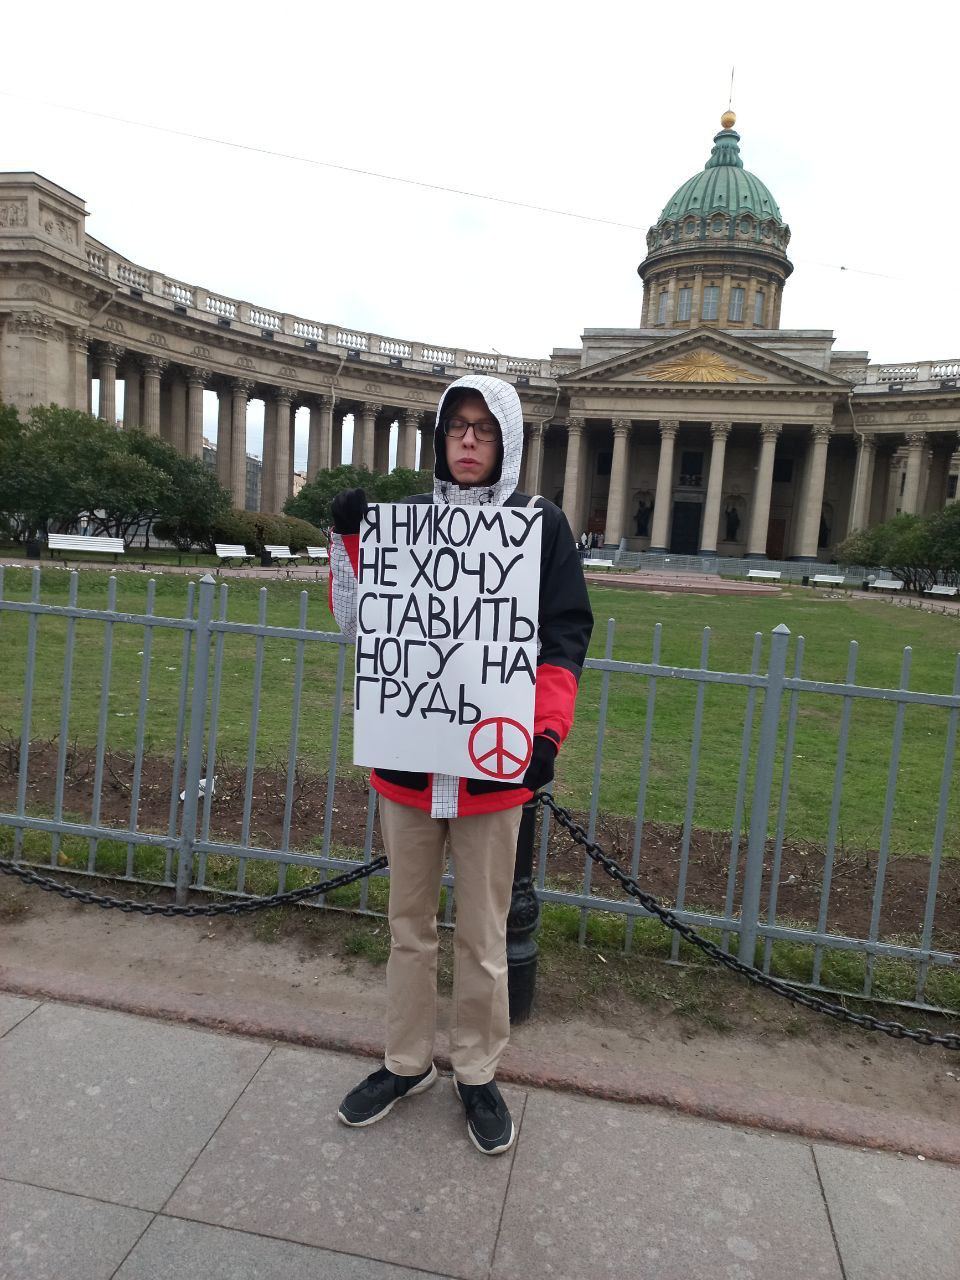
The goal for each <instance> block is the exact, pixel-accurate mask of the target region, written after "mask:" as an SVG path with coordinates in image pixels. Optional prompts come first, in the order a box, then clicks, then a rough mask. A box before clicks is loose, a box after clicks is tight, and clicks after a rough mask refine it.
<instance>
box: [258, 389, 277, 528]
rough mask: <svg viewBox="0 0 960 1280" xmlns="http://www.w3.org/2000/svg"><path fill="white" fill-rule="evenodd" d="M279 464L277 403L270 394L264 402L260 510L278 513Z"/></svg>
mask: <svg viewBox="0 0 960 1280" xmlns="http://www.w3.org/2000/svg"><path fill="white" fill-rule="evenodd" d="M276 462H277V402H276V400H274V398H273V396H272V395H270V393H269V392H268V393H267V395H266V396H264V400H263V466H262V468H261V471H260V477H261V478H260V510H261V511H276V509H277V494H276V486H275V484H274V480H275V472H276Z"/></svg>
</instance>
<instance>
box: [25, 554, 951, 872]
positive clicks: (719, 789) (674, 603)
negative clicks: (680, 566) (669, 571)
mask: <svg viewBox="0 0 960 1280" xmlns="http://www.w3.org/2000/svg"><path fill="white" fill-rule="evenodd" d="M107 578H108V575H107V573H106V572H103V573H99V572H93V571H91V572H84V573H83V574H82V575H81V577H80V596H79V599H80V603H81V604H82V605H84V606H88V607H104V605H105V602H106V591H107V585H106V584H107ZM117 581H118V584H119V585H118V607H119V608H120V609H121V610H123V611H126V612H142V611H143V608H144V601H145V593H146V575H145V574H142V573H129V572H128V573H119V574H118V575H117ZM68 585H69V575H68V574H66V573H65V572H63V571H62V570H48V569H45V570H44V573H43V579H42V593H41V598H42V599H43V600H44V601H45V602H47V603H52V604H63V603H66V600H67V592H68ZM29 591H30V579H29V574H28V573H27V572H26V571H22V570H7V571H6V574H5V585H4V592H5V596H6V598H8V599H26V598H28V596H29ZM186 592H187V580H186V579H185V578H184V577H182V576H178V575H165V576H160V577H158V578H157V579H156V612H157V613H158V614H163V615H167V616H183V613H184V607H185V600H186ZM258 592H259V587H258V585H257V584H256V583H254V582H249V581H246V580H243V581H239V580H238V581H235V582H234V583H232V584H231V586H230V588H229V610H228V617H229V619H230V620H231V621H244V622H253V621H256V619H257V613H258ZM300 595H301V584H299V583H291V582H283V581H272V582H271V583H270V584H269V587H268V596H267V599H268V608H267V620H268V622H270V623H273V624H277V625H286V626H289V625H296V623H297V619H298V613H299V610H300V608H301V603H300ZM218 599H219V597H218ZM592 599H593V604H594V610H595V614H596V619H597V625H596V629H595V634H594V639H593V644H592V646H591V656H593V657H600V656H602V654H603V650H604V643H605V630H606V620H607V619H608V618H615V619H616V635H615V642H614V649H613V653H614V657H615V658H617V659H622V660H628V661H649V659H650V654H651V644H652V639H653V629H654V625H655V624H656V623H658V622H659V623H661V624H662V648H661V661H662V662H665V663H668V664H672V665H675V666H696V665H698V655H699V653H700V648H701V643H702V631H703V628H704V627H709V628H710V631H711V635H710V651H709V662H708V665H709V666H710V667H712V668H714V669H718V670H733V671H746V670H748V669H749V663H750V655H751V650H752V647H753V643H754V633H755V632H757V631H759V632H762V633H763V634H764V647H763V656H762V660H761V670H762V669H764V667H765V664H766V659H767V654H768V652H769V633H770V631H771V630H772V629H773V627H775V626H776V625H777V624H779V623H781V622H782V623H785V624H786V625H787V626H788V627H789V628H790V631H791V633H792V639H791V648H790V656H789V662H788V669H789V670H791V671H792V669H793V662H794V653H795V640H796V637H798V636H801V635H802V636H804V637H805V643H806V653H805V657H804V664H803V674H804V675H805V676H807V677H811V678H816V679H821V680H842V679H843V678H844V675H845V672H846V668H847V661H848V646H849V641H850V640H857V641H858V642H859V644H860V654H859V662H858V667H857V680H858V682H859V683H864V684H869V685H874V686H886V687H890V686H895V685H896V684H897V683H898V681H899V671H900V664H901V660H902V651H903V647H904V646H905V645H910V646H912V648H913V655H912V669H911V675H910V685H911V687H912V688H915V689H922V690H930V691H935V692H941V693H949V692H950V691H951V690H952V688H953V682H954V670H955V664H956V660H957V659H956V655H957V650H958V649H960V621H958V619H956V618H952V617H944V616H942V615H934V614H925V613H921V612H919V611H917V610H908V609H902V608H898V607H896V606H893V605H891V604H889V603H888V602H887V601H881V600H873V599H869V598H866V597H860V596H857V597H855V598H851V599H849V600H844V601H835V600H825V599H821V598H818V597H817V596H815V595H814V594H813V593H811V592H809V591H806V590H804V589H802V588H796V589H794V590H791V591H785V592H784V593H783V594H782V595H780V596H778V597H701V596H681V595H673V596H667V595H655V594H648V593H641V592H631V591H626V590H617V589H616V588H607V587H605V588H599V589H595V590H594V591H593V592H592ZM306 621H307V625H308V626H310V627H315V628H320V629H323V630H333V629H334V624H333V620H332V618H331V616H330V614H329V612H328V610H327V605H326V587H325V584H321V585H317V586H313V585H311V586H310V587H309V588H308V590H307V592H306ZM28 625H29V624H28V622H27V619H26V618H25V617H24V616H23V615H10V614H3V615H0V653H2V655H3V664H2V667H0V741H2V740H3V738H9V737H13V738H16V737H18V736H19V732H20V723H21V715H22V704H21V696H22V688H23V682H24V666H25V651H26V636H27V630H28ZM76 635H77V640H76V649H75V669H74V679H73V696H72V699H71V717H70V737H71V739H73V738H76V739H77V740H78V741H79V742H81V743H93V742H94V741H95V740H96V733H97V721H98V711H99V706H100V695H101V684H102V659H103V643H102V637H103V624H102V623H90V622H82V623H79V624H78V625H77V631H76ZM65 636H66V624H65V623H64V622H63V621H61V620H59V619H56V620H51V619H42V620H41V621H40V623H39V627H38V637H39V645H38V663H37V673H36V677H35V690H34V712H33V718H32V724H31V736H32V737H34V738H52V737H54V736H56V734H57V733H58V731H59V722H60V698H61V684H62V671H63V657H64V645H65ZM143 641H144V632H143V629H142V628H140V627H135V626H131V625H117V626H115V627H114V650H113V665H112V674H111V679H110V685H109V691H108V692H109V703H108V706H109V714H108V717H107V743H108V746H109V747H110V748H111V749H114V750H119V751H130V750H132V749H133V746H134V739H135V726H136V709H137V691H138V687H139V679H140V671H141V665H142V661H143V659H142V656H141V651H142V650H143V647H144V645H143ZM181 645H182V639H181V636H180V635H179V634H177V633H174V632H171V631H163V630H160V629H157V630H156V631H155V632H154V637H153V661H152V666H151V674H150V691H149V692H150V703H149V715H148V720H147V743H148V750H149V751H151V752H153V753H157V754H161V755H164V754H170V753H171V752H172V745H173V741H174V736H175V726H176V718H177V702H178V695H179V670H180V652H181ZM255 651H256V640H255V638H253V637H248V636H230V637H228V638H227V640H226V643H225V645H224V665H223V674H224V678H223V684H222V695H221V708H220V716H219V735H218V748H219V750H220V752H222V753H223V755H224V756H226V757H227V758H230V759H233V760H237V761H241V760H244V759H245V758H246V752H247V747H248V741H249V725H250V712H251V686H252V673H253V664H254V658H255ZM336 654H337V648H336V646H334V645H321V644H309V645H307V646H306V649H305V681H304V696H303V702H302V706H301V718H300V758H301V764H302V765H303V766H304V767H306V768H308V769H315V770H325V769H326V767H327V764H328V758H329V735H330V725H331V715H332V704H333V700H334V677H335V671H336ZM295 660H296V645H295V643H294V642H291V641H278V640H271V641H270V642H269V643H268V644H267V645H266V646H265V659H264V668H263V697H262V706H261V714H260V726H259V734H258V761H259V762H260V763H262V764H268V763H269V764H274V763H276V762H278V761H283V760H285V759H286V756H287V748H288V742H289V732H290V722H291V713H292V701H293V699H292V692H293V674H294V669H295ZM647 689H648V685H647V681H646V679H644V678H640V677H636V676H627V675H616V676H614V677H612V679H611V680H610V697H609V708H608V722H607V729H606V737H605V743H604V754H603V764H602V783H601V792H600V804H601V808H603V809H604V810H606V811H607V812H611V813H617V814H624V815H628V816H632V814H633V812H634V809H635V805H636V790H637V782H638V777H639V763H640V751H641V744H642V736H643V726H644V716H645V711H646V706H647ZM600 691H601V679H600V676H599V674H598V673H596V672H588V673H585V675H584V679H583V682H582V686H581V694H580V699H579V702H578V710H577V722H576V725H575V727H574V731H573V733H572V735H571V737H570V739H569V741H568V743H567V745H566V747H565V749H564V751H563V752H562V753H561V757H560V760H559V766H558V781H557V788H556V790H557V794H558V796H559V797H560V798H561V799H562V800H563V801H564V802H565V803H569V804H571V805H572V806H574V807H579V808H585V807H586V806H587V805H588V804H589V796H590V788H591V782H592V777H593V758H594V751H595V746H596V732H597V721H598V707H599V700H600ZM695 699H696V690H695V688H694V686H692V685H690V684H687V683H684V682H680V681H673V680H669V679H665V678H664V679H661V680H660V681H659V682H658V689H657V696H656V718H655V724H654V734H653V750H652V763H651V772H650V782H649V790H648V797H647V807H646V817H647V819H648V820H651V819H652V820H658V821H667V822H678V821H681V820H682V818H683V815H684V810H685V805H686V788H687V777H688V765H689V759H690V750H691V730H692V723H693V712H694V703H695ZM348 704H349V699H348ZM745 705H746V692H745V691H744V690H738V689H731V688H728V687H721V686H711V687H709V688H707V691H706V695H705V698H704V715H703V735H702V745H701V753H700V769H699V781H698V786H697V791H696V797H695V806H694V811H693V817H694V822H695V824H696V825H699V826H702V827H706V828H710V829H715V830H728V829H729V828H730V826H731V821H732V815H733V808H734V796H735V791H736V784H737V772H738V766H739V755H740V744H741V736H742V732H743V720H744V709H745ZM759 711H760V699H758V700H757V706H756V710H755V716H754V730H755V732H754V739H755V737H756V728H757V725H758V723H759ZM840 711H841V700H840V699H839V698H836V697H826V696H824V695H804V696H803V697H802V698H801V700H800V714H799V719H798V724H797V732H796V740H795V743H794V748H793V761H792V778H791V787H790V800H789V807H788V821H787V830H788V833H789V834H790V835H791V836H792V837H794V838H797V839H801V840H806V841H810V842H813V843H817V842H822V840H823V839H824V837H825V833H826V826H827V817H828V811H829V804H830V795H831V791H832V786H833V771H834V764H835V759H836V743H837V731H838V726H839V721H840ZM894 715H895V710H894V708H893V707H891V706H889V705H886V704H883V703H879V702H869V703H868V702H862V701H861V702H858V703H856V704H855V705H854V708H853V715H852V721H851V735H850V744H849V751H848V759H847V769H846V777H845V784H844V801H843V806H842V811H841V838H842V841H843V845H844V847H845V848H846V849H848V850H849V849H851V848H876V847H877V846H878V844H879V840H880V829H881V821H882V816H883V796H884V792H885V788H886V783H887V772H888V768H889V760H890V742H891V735H892V730H893V724H894ZM784 724H785V718H784ZM783 727H784V725H783V724H782V725H781V732H782V731H783ZM343 728H344V733H343V737H342V741H341V751H340V761H339V767H340V768H341V769H342V770H344V771H348V770H350V769H351V768H352V766H351V765H350V753H351V744H350V726H349V715H348V716H347V717H346V718H345V720H344V725H343ZM946 730H947V713H946V712H945V711H944V710H943V709H935V708H923V707H910V708H908V709H907V711H906V714H905V717H904V736H903V746H902V754H901V762H900V770H899V779H898V788H897V803H896V808H895V813H894V823H893V828H892V832H891V847H892V849H893V850H894V851H895V852H901V853H903V852H916V853H925V852H929V850H930V848H931V847H932V842H933V831H934V818H935V809H936V799H937V795H938V791H939V786H940V774H941V770H942V764H943V753H944V743H945V738H946ZM780 758H781V757H780V755H779V754H778V769H779V762H780ZM776 781H777V785H778V783H779V775H778V777H777V780H776ZM958 818H960V785H958V783H957V780H956V777H955V778H954V779H953V783H952V795H951V810H950V815H949V822H948V826H947V846H948V850H949V852H950V853H951V854H954V855H955V854H958V853H960V821H958Z"/></svg>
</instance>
